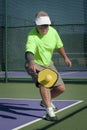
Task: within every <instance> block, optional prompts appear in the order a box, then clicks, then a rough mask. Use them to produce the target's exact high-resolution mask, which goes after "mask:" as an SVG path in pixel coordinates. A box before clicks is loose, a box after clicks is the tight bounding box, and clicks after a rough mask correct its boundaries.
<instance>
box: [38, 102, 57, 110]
mask: <svg viewBox="0 0 87 130" xmlns="http://www.w3.org/2000/svg"><path fill="white" fill-rule="evenodd" d="M40 106H42V107H45V104H44V102H43V100H42V101H41V102H40ZM51 107H52V108H53V110H54V112H56V111H58V108H57V107H56V106H55V105H54V104H53V103H51Z"/></svg>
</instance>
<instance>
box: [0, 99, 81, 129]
mask: <svg viewBox="0 0 87 130" xmlns="http://www.w3.org/2000/svg"><path fill="white" fill-rule="evenodd" d="M81 102H82V101H81V100H54V101H53V103H54V104H55V105H56V106H57V107H58V111H57V112H56V113H58V112H60V111H63V110H65V109H67V108H70V107H72V106H75V105H78V104H79V103H81ZM43 118H45V108H43V107H41V106H40V100H39V99H38V100H34V99H14V98H0V130H18V129H20V128H23V127H24V126H27V125H30V124H32V123H34V122H37V121H39V120H42V119H43Z"/></svg>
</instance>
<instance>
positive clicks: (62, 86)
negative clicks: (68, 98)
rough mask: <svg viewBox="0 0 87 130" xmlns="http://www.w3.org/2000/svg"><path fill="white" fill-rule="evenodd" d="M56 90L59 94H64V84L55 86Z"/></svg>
mask: <svg viewBox="0 0 87 130" xmlns="http://www.w3.org/2000/svg"><path fill="white" fill-rule="evenodd" d="M56 89H57V90H58V91H60V92H61V93H63V92H65V90H66V88H65V85H64V84H61V85H59V86H57V87H56Z"/></svg>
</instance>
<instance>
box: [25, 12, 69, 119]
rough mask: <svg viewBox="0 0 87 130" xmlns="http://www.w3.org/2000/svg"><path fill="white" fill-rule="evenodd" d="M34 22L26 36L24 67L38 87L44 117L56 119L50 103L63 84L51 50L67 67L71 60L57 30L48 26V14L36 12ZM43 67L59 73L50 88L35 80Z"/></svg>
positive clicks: (63, 86) (63, 88)
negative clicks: (56, 53)
mask: <svg viewBox="0 0 87 130" xmlns="http://www.w3.org/2000/svg"><path fill="white" fill-rule="evenodd" d="M35 24H36V27H35V28H33V29H32V30H31V31H30V32H29V34H28V37H27V42H26V50H25V58H26V69H27V72H28V74H30V75H31V76H32V78H33V80H34V82H35V84H36V86H37V87H38V88H39V91H40V95H41V97H42V102H41V105H42V106H43V105H44V106H45V108H46V119H47V120H52V121H56V120H57V116H56V115H55V112H54V111H55V109H56V107H55V106H54V104H53V103H52V99H53V98H55V97H57V96H59V95H60V94H61V93H63V92H64V91H65V85H64V83H63V81H62V78H61V76H60V74H59V73H58V72H57V70H56V68H55V66H54V64H53V62H52V55H53V51H54V50H55V49H56V50H57V51H58V53H60V54H61V55H62V57H63V58H64V61H65V63H66V65H67V66H69V67H71V61H70V60H69V58H68V56H67V55H66V52H65V50H64V47H63V43H62V41H61V39H60V37H59V35H58V33H57V31H56V30H55V29H54V28H53V27H51V26H50V25H51V20H50V17H49V16H48V14H47V13H46V12H44V11H40V12H38V13H37V15H36V19H35ZM45 68H50V69H52V70H54V71H56V72H57V73H58V74H59V78H58V81H57V82H56V83H55V85H54V86H53V88H52V89H48V88H45V87H44V86H43V85H41V84H38V82H37V70H38V71H41V70H43V69H45Z"/></svg>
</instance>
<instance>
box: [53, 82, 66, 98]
mask: <svg viewBox="0 0 87 130" xmlns="http://www.w3.org/2000/svg"><path fill="white" fill-rule="evenodd" d="M64 91H65V85H64V84H61V85H59V86H55V87H54V88H53V89H52V90H51V99H53V98H56V97H57V96H59V95H60V94H62V93H63V92H64Z"/></svg>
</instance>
